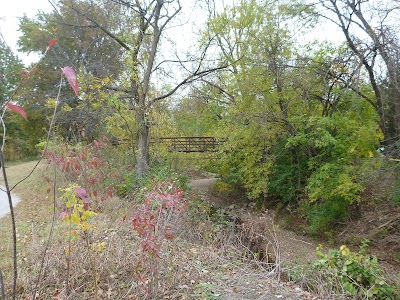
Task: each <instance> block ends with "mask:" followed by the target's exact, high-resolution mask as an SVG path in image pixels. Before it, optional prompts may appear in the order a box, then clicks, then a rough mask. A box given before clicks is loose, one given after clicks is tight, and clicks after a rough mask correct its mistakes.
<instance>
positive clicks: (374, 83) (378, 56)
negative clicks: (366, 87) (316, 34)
mask: <svg viewBox="0 0 400 300" xmlns="http://www.w3.org/2000/svg"><path fill="white" fill-rule="evenodd" d="M320 5H321V6H322V7H323V8H325V9H326V11H327V12H326V13H325V14H324V15H323V16H324V17H325V18H327V19H329V20H331V21H332V22H333V23H335V24H336V25H337V26H338V27H339V28H340V29H341V30H342V32H343V34H344V36H345V38H346V41H347V45H348V47H349V48H350V49H351V51H352V52H353V53H354V55H355V56H356V57H357V58H358V60H359V67H361V66H362V67H364V69H365V70H366V72H367V76H368V78H369V82H370V85H371V88H372V90H373V92H374V97H373V98H366V99H367V100H368V101H369V102H370V103H371V104H372V105H373V106H374V107H375V109H376V110H377V112H378V114H379V117H380V122H379V124H380V128H381V130H382V132H383V134H384V139H385V142H386V143H388V144H393V143H394V141H396V140H399V139H400V86H399V68H398V61H396V59H395V56H394V53H395V52H396V49H398V47H399V45H398V43H397V39H396V35H395V30H394V26H395V25H394V24H393V23H391V22H393V18H392V16H396V14H398V13H399V12H400V7H399V5H398V1H385V2H382V1H360V0H329V1H327V0H320ZM382 67H384V72H383V73H386V74H382ZM382 75H384V76H385V75H386V76H387V81H388V89H389V91H388V92H385V91H384V89H385V87H384V85H382Z"/></svg>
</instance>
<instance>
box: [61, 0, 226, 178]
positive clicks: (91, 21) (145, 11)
mask: <svg viewBox="0 0 400 300" xmlns="http://www.w3.org/2000/svg"><path fill="white" fill-rule="evenodd" d="M110 2H112V3H115V4H117V5H119V7H120V8H121V10H120V11H121V12H123V13H120V14H119V15H118V16H114V18H119V19H123V20H125V21H124V24H125V25H126V27H125V33H124V35H122V36H121V35H118V34H116V32H115V31H114V30H113V29H112V28H108V27H107V24H104V23H103V22H102V21H101V20H99V19H97V18H96V17H95V16H90V15H88V14H86V12H85V11H83V10H81V9H80V8H79V7H77V6H74V5H73V3H74V1H60V3H61V4H63V3H69V7H70V9H73V10H74V11H75V12H77V13H78V14H79V15H81V16H82V17H84V18H85V19H86V22H87V23H88V25H90V26H91V27H93V28H97V29H98V30H99V31H102V32H103V33H104V34H106V35H107V36H108V38H109V39H111V40H113V41H114V42H115V47H120V49H122V50H123V51H124V53H125V57H126V58H127V63H126V66H127V67H128V69H126V70H125V74H126V75H127V78H128V81H126V82H124V81H119V82H115V84H114V86H112V87H110V88H111V89H113V90H115V91H117V92H120V93H122V94H123V95H122V96H121V97H123V98H124V99H127V100H128V101H129V103H130V108H131V109H132V110H133V111H134V114H135V119H136V123H137V124H136V126H137V129H138V133H137V141H135V143H136V145H137V147H136V148H137V155H136V156H137V160H136V171H137V174H138V175H139V176H142V175H143V174H144V173H145V172H146V171H147V169H148V166H149V140H150V122H149V112H150V110H151V108H152V107H153V106H154V104H155V103H157V102H159V101H162V100H163V99H166V98H168V97H170V96H171V95H173V94H174V93H175V92H177V91H178V89H179V88H180V87H182V86H183V85H185V84H188V83H190V82H193V81H194V80H196V79H198V78H201V77H204V76H206V75H207V74H209V73H211V72H213V71H216V70H219V69H222V68H223V66H217V67H213V68H211V69H202V67H203V60H204V57H205V51H207V46H206V47H205V48H204V49H203V50H201V51H200V54H199V56H198V57H195V58H194V59H191V60H190V61H189V63H190V64H191V66H190V65H189V64H187V65H186V66H185V67H184V68H182V74H183V75H182V76H180V78H182V79H181V80H180V81H177V82H175V83H172V84H171V85H170V87H169V88H168V87H166V88H165V89H164V90H163V91H157V92H156V93H154V92H153V90H152V81H153V80H154V79H155V78H156V72H158V74H160V73H162V72H163V70H168V69H169V70H171V69H172V70H177V67H179V66H180V65H182V61H180V60H179V59H178V60H177V59H176V58H172V59H164V60H163V59H162V57H161V56H160V51H161V50H160V44H161V42H162V40H163V38H164V37H165V34H166V31H167V30H168V26H169V25H172V23H173V21H175V19H176V18H177V16H178V15H179V13H180V12H181V10H182V6H181V3H180V1H179V0H169V1H167V0H147V1H125V0H110ZM174 38H177V37H172V39H174ZM165 72H166V73H167V71H165Z"/></svg>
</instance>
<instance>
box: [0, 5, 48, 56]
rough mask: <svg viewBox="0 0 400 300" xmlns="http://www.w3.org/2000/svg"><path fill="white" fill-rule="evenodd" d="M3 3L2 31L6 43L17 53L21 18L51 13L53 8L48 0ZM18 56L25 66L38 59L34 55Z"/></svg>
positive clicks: (0, 23)
mask: <svg viewBox="0 0 400 300" xmlns="http://www.w3.org/2000/svg"><path fill="white" fill-rule="evenodd" d="M2 2H3V3H2V4H1V7H0V31H1V34H2V35H3V38H4V40H5V41H6V43H7V44H8V45H9V46H10V47H11V49H12V50H13V51H14V53H17V41H18V38H19V37H20V36H21V33H20V32H19V31H18V26H19V18H21V17H22V16H23V15H24V14H26V15H27V16H28V17H34V16H35V15H36V14H37V13H38V12H39V10H40V11H44V12H50V11H51V10H52V6H51V5H50V3H49V2H48V1H47V0H9V1H7V3H6V0H3V1H2ZM45 46H46V45H44V47H45ZM17 54H18V56H19V57H20V58H21V59H22V61H23V62H24V63H25V64H30V63H32V62H33V61H35V60H36V59H37V57H36V56H35V55H34V54H30V55H26V54H22V53H17Z"/></svg>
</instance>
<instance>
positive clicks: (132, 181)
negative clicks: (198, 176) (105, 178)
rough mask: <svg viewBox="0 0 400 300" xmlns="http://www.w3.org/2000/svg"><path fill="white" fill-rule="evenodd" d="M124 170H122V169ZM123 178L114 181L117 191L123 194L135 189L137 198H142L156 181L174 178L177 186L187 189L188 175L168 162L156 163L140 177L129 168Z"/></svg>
mask: <svg viewBox="0 0 400 300" xmlns="http://www.w3.org/2000/svg"><path fill="white" fill-rule="evenodd" d="M121 171H122V170H121ZM121 177H122V180H120V181H119V182H116V183H114V185H115V188H116V190H117V193H118V194H119V195H121V196H124V195H127V194H129V193H131V192H133V191H135V192H137V193H138V194H137V196H138V197H137V199H139V200H141V198H142V196H143V195H144V194H145V193H146V191H147V190H148V189H150V187H152V186H153V185H154V183H155V182H165V181H166V180H172V181H173V182H175V184H176V185H177V186H179V187H180V188H182V189H183V190H187V189H188V187H187V184H188V177H187V176H186V175H183V174H178V173H176V172H175V171H174V170H173V169H172V168H171V167H170V166H169V165H168V164H167V163H166V162H159V163H156V164H154V165H153V166H152V167H151V168H150V170H149V171H148V172H147V173H146V174H145V176H143V177H141V178H138V177H137V175H136V172H135V171H134V170H130V171H129V170H127V172H126V173H125V174H122V176H121Z"/></svg>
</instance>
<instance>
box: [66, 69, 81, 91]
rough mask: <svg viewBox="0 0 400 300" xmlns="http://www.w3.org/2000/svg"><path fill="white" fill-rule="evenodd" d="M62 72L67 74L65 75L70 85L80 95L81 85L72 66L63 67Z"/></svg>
mask: <svg viewBox="0 0 400 300" xmlns="http://www.w3.org/2000/svg"><path fill="white" fill-rule="evenodd" d="M62 73H63V74H64V75H65V77H67V79H68V82H69V84H70V86H71V87H72V89H73V90H74V92H75V94H76V95H77V96H78V94H79V86H78V80H77V79H76V74H75V71H74V69H72V68H71V67H64V68H63V69H62Z"/></svg>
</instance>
